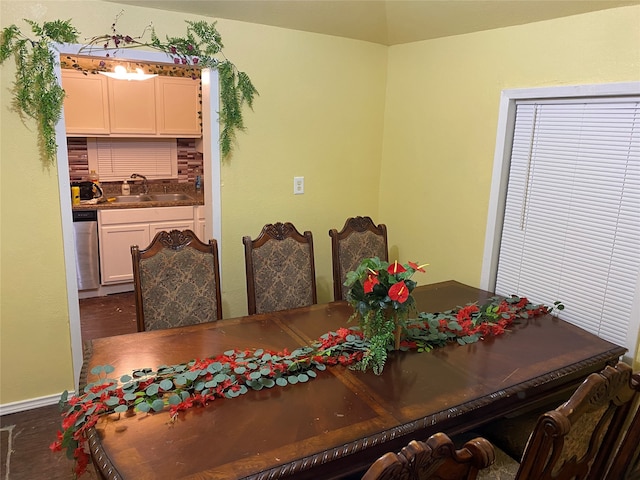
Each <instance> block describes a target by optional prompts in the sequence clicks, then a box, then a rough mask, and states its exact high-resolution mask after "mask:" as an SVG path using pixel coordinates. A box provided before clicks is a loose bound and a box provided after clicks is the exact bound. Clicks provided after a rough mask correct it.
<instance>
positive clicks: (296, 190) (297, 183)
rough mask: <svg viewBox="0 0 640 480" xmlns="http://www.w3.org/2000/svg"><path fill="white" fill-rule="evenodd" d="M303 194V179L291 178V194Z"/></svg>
mask: <svg viewBox="0 0 640 480" xmlns="http://www.w3.org/2000/svg"><path fill="white" fill-rule="evenodd" d="M303 193H304V177H293V194H294V195H302V194H303Z"/></svg>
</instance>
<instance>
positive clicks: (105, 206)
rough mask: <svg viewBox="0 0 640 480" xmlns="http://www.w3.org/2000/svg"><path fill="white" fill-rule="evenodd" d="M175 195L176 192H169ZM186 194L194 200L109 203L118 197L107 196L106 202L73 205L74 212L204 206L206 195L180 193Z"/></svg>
mask: <svg viewBox="0 0 640 480" xmlns="http://www.w3.org/2000/svg"><path fill="white" fill-rule="evenodd" d="M168 193H174V192H168ZM180 193H186V194H187V195H189V196H190V197H192V200H173V201H170V202H132V203H127V202H118V203H116V202H108V201H107V200H106V199H107V198H111V197H112V196H113V197H115V196H116V195H108V196H105V200H104V201H102V202H98V203H94V204H91V203H83V202H82V201H81V202H80V205H72V209H73V210H120V209H123V208H152V207H183V206H187V207H188V206H195V205H204V194H203V193H195V192H180Z"/></svg>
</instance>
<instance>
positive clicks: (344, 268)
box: [329, 217, 389, 301]
mask: <svg viewBox="0 0 640 480" xmlns="http://www.w3.org/2000/svg"><path fill="white" fill-rule="evenodd" d="M329 236H330V237H331V260H332V264H333V299H334V300H336V301H338V300H344V299H346V297H347V291H348V287H346V286H345V285H344V282H345V280H346V279H347V273H348V272H350V271H353V270H355V269H356V268H357V267H358V265H359V264H360V262H361V261H362V260H363V259H365V258H372V257H378V258H380V259H381V260H384V261H388V260H389V251H388V246H387V227H386V225H384V224H382V223H381V224H380V225H376V224H375V223H373V220H371V218H370V217H350V218H347V221H346V222H345V223H344V227H342V230H340V231H339V232H338V230H336V229H335V228H332V229H331V230H329Z"/></svg>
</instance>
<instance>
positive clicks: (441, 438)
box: [362, 432, 495, 480]
mask: <svg viewBox="0 0 640 480" xmlns="http://www.w3.org/2000/svg"><path fill="white" fill-rule="evenodd" d="M494 455H495V454H494V449H493V446H492V445H491V443H490V442H489V441H488V440H486V439H484V438H482V437H477V438H474V439H471V440H469V441H468V442H466V443H465V444H464V445H463V446H462V448H461V449H459V450H456V447H455V445H454V443H453V441H452V440H451V439H450V438H449V437H448V436H447V435H446V434H444V433H441V432H440V433H436V434H434V435H431V436H430V437H429V438H428V439H427V441H426V442H422V441H418V440H412V441H411V442H409V444H408V445H407V446H405V447H404V448H402V450H401V451H400V452H399V453H394V452H389V453H385V454H384V455H383V456H381V457H380V458H378V460H376V461H375V462H374V463H373V464H372V465H371V467H369V469H368V470H367V471H366V472H365V474H364V476H363V477H362V480H392V479H393V480H395V479H402V480H430V479H431V480H440V479H446V480H473V479H475V478H477V475H478V471H480V470H482V469H484V468H487V467H488V466H489V465H491V464H492V463H493V461H494Z"/></svg>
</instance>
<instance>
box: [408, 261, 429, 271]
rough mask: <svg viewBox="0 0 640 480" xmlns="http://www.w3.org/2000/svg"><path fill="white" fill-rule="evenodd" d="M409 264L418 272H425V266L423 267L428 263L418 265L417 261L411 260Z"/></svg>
mask: <svg viewBox="0 0 640 480" xmlns="http://www.w3.org/2000/svg"><path fill="white" fill-rule="evenodd" d="M409 266H410V267H411V268H413V269H414V270H415V271H416V272H423V273H424V268H422V267H425V266H426V264H425V265H418V264H417V263H414V262H409Z"/></svg>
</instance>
